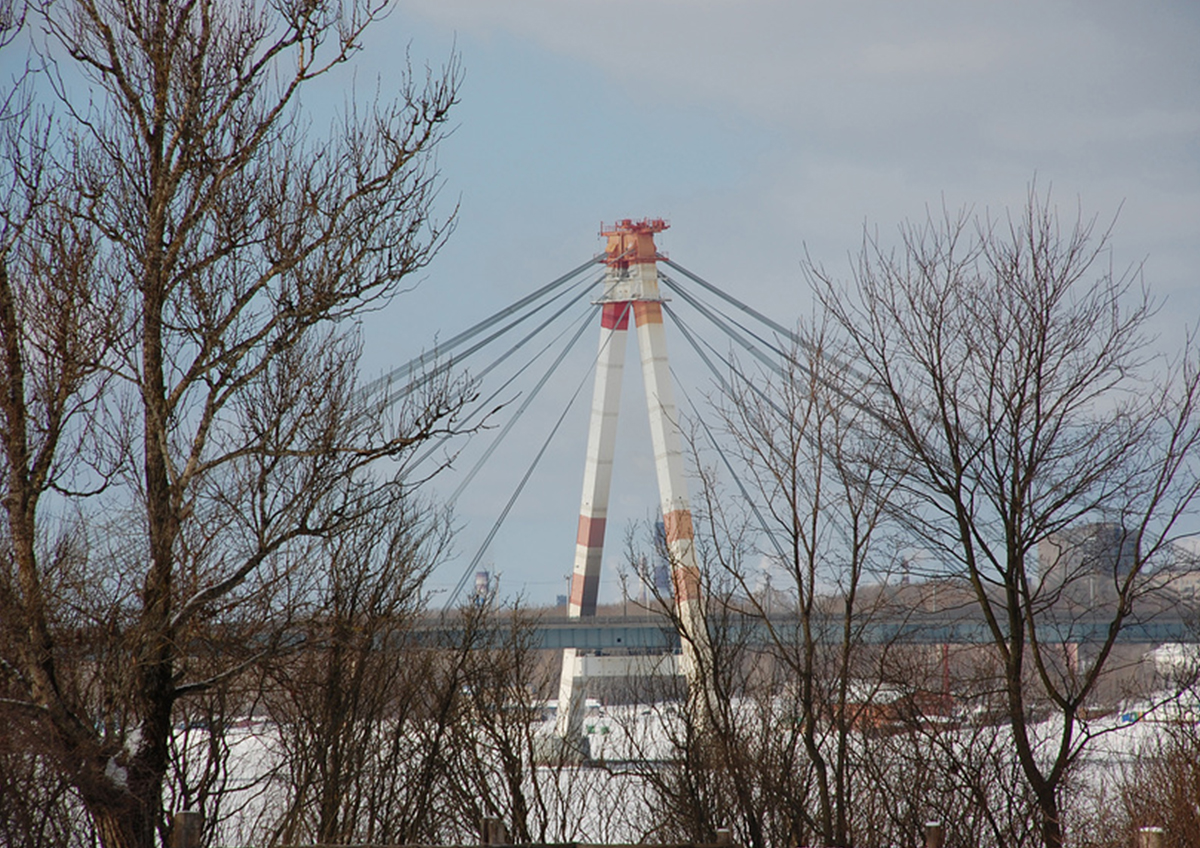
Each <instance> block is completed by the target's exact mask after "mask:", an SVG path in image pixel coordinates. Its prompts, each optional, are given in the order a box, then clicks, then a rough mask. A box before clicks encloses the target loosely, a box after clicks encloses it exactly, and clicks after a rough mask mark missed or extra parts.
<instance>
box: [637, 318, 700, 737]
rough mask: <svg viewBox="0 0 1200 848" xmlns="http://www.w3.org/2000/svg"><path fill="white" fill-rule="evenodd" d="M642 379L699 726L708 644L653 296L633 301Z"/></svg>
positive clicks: (686, 666)
mask: <svg viewBox="0 0 1200 848" xmlns="http://www.w3.org/2000/svg"><path fill="white" fill-rule="evenodd" d="M634 320H635V321H636V323H637V335H638V349H639V350H640V352H641V357H642V378H643V382H644V383H645V388H646V406H647V410H648V412H649V415H650V440H651V443H652V444H653V446H654V465H655V469H656V471H657V474H658V491H659V496H660V498H661V500H662V516H663V529H664V531H665V535H666V545H667V555H668V557H669V559H670V564H671V579H672V584H673V585H672V588H673V589H674V592H675V610H676V613H677V615H678V625H679V636H680V642H681V645H682V649H683V671H684V674H685V675H686V676H687V680H688V692H689V697H690V699H691V702H692V706H693V710H692V715H693V718H694V720H695V721H697V722H698V723H699V724H700V725H701V726H703V725H705V724H707V722H708V718H709V715H710V710H711V709H712V705H713V701H712V676H711V670H712V664H711V662H710V661H709V660H710V655H711V645H710V642H709V638H708V629H707V627H706V626H705V622H704V609H703V600H704V599H703V596H702V586H701V582H700V566H699V562H698V560H697V558H696V543H695V533H694V530H693V526H692V511H691V506H690V504H689V503H688V492H687V479H686V478H685V477H684V473H683V452H682V447H681V445H682V439H681V436H680V432H679V417H678V413H677V411H676V409H675V395H674V392H673V390H672V388H671V369H670V364H669V363H668V360H667V341H666V336H665V334H664V333H663V323H662V304H661V303H660V302H659V301H657V300H647V301H641V302H638V303H636V304H635V305H634Z"/></svg>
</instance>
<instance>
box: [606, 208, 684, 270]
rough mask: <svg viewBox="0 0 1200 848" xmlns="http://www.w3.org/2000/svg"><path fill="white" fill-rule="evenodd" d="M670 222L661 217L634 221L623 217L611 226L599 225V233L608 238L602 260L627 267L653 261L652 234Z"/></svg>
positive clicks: (656, 254) (609, 264) (616, 265)
mask: <svg viewBox="0 0 1200 848" xmlns="http://www.w3.org/2000/svg"><path fill="white" fill-rule="evenodd" d="M669 226H670V224H668V223H667V222H666V221H664V220H663V219H662V218H643V219H642V220H641V221H634V220H633V219H632V218H624V219H622V220H620V221H617V222H616V223H615V224H613V225H612V226H611V227H606V226H605V225H604V224H601V225H600V235H602V236H604V237H605V238H607V239H608V246H607V247H606V248H605V250H604V253H605V259H604V262H605V264H606V265H608V266H609V267H613V268H628V267H629V266H630V265H639V264H644V263H648V262H653V261H654V260H655V259H656V258H657V257H658V251H657V249H656V248H655V246H654V234H655V233H661V232H662V231H663V230H665V229H667V227H669Z"/></svg>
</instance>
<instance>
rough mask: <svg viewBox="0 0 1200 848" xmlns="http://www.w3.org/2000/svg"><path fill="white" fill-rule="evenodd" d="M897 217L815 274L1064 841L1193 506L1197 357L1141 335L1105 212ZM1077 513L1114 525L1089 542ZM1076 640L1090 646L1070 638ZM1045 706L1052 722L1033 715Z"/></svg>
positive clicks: (1035, 788) (1025, 769) (1044, 813)
mask: <svg viewBox="0 0 1200 848" xmlns="http://www.w3.org/2000/svg"><path fill="white" fill-rule="evenodd" d="M901 236H902V245H901V247H900V249H899V250H898V251H897V252H895V253H892V252H889V251H888V250H886V249H885V248H884V247H883V246H882V245H881V244H880V243H879V242H878V241H877V240H876V239H868V240H867V242H866V245H865V247H864V249H863V251H862V254H861V255H860V257H859V261H858V263H857V265H856V267H855V269H854V275H853V279H852V283H851V285H850V286H849V287H848V288H843V287H842V286H840V285H838V284H837V283H836V282H835V281H834V279H833V278H832V276H830V275H829V274H827V273H826V272H825V271H823V270H822V269H820V268H817V267H811V266H810V268H809V273H810V274H811V276H812V278H813V280H814V282H815V284H816V287H817V291H818V293H819V295H820V297H821V300H822V303H823V305H824V307H825V309H826V310H828V312H829V314H830V315H831V316H832V317H833V318H834V320H835V321H836V322H837V323H838V324H839V325H840V328H841V330H842V332H843V333H844V336H845V338H846V339H847V340H848V341H849V343H850V344H851V349H852V353H853V357H854V362H855V363H856V367H858V368H859V369H861V370H862V371H863V372H864V374H865V380H866V383H867V385H868V387H869V391H870V395H871V398H870V408H871V409H872V412H873V416H874V417H875V419H876V420H877V421H878V422H879V423H880V424H882V426H883V436H882V437H883V438H884V439H885V440H886V446H887V448H888V452H887V453H884V454H883V455H881V456H880V457H879V458H878V459H877V460H876V467H877V470H878V472H879V473H880V474H881V475H883V476H885V477H887V478H890V480H891V482H892V485H894V486H898V487H900V488H901V490H902V491H904V492H905V493H906V495H907V496H908V497H909V498H911V499H912V502H913V504H914V505H913V507H912V508H911V509H909V510H907V511H906V512H905V513H903V515H902V517H903V518H904V519H905V522H906V525H907V528H908V530H909V531H910V532H911V533H912V534H913V536H914V539H915V540H916V543H917V544H920V545H922V546H923V547H925V548H926V549H927V550H929V551H931V552H932V553H933V555H934V556H935V558H936V559H937V560H939V561H940V562H941V563H942V564H943V565H944V567H945V569H946V570H947V573H948V574H950V575H952V576H953V577H955V578H957V579H959V580H961V581H963V583H964V585H965V586H967V587H968V588H969V590H970V593H971V596H972V597H973V600H974V603H975V605H976V607H977V609H978V613H979V616H980V617H981V618H982V621H983V623H984V626H985V627H986V632H987V634H988V638H989V644H990V646H991V649H992V650H993V651H994V652H995V654H996V657H997V660H998V665H999V666H1000V667H1001V669H1002V678H1003V679H1002V683H1003V689H1004V709H1005V717H1006V719H1007V720H1008V721H1010V722H1011V726H1012V744H1013V746H1014V749H1015V751H1014V753H1015V755H1016V757H1017V758H1018V760H1019V762H1020V764H1021V769H1022V773H1023V775H1024V778H1025V779H1026V780H1027V781H1028V785H1029V787H1030V789H1031V791H1032V794H1033V795H1034V797H1035V798H1036V802H1037V809H1038V812H1039V827H1040V830H1041V839H1042V841H1043V843H1044V844H1045V845H1046V846H1048V848H1058V846H1060V845H1062V844H1063V839H1064V832H1063V819H1062V810H1061V791H1062V788H1063V786H1064V782H1065V780H1066V778H1067V776H1068V773H1069V770H1070V769H1071V766H1072V764H1073V763H1074V762H1075V761H1076V760H1077V758H1078V757H1079V755H1080V753H1081V752H1082V751H1083V750H1084V748H1085V746H1086V743H1087V740H1088V738H1089V735H1090V731H1089V727H1088V724H1087V722H1086V721H1083V720H1082V717H1081V709H1082V708H1083V707H1084V705H1085V704H1086V703H1087V702H1088V699H1089V697H1090V696H1091V695H1092V693H1093V692H1094V691H1095V689H1096V687H1097V685H1098V683H1099V681H1100V680H1101V678H1102V675H1103V674H1104V673H1105V671H1106V668H1107V665H1108V660H1109V658H1110V655H1111V653H1112V651H1113V648H1114V645H1115V644H1116V642H1117V640H1118V638H1119V637H1120V635H1121V633H1122V630H1123V629H1124V628H1126V626H1127V625H1129V624H1130V622H1133V621H1136V620H1137V618H1138V616H1139V613H1141V612H1143V611H1146V610H1149V609H1152V607H1147V605H1146V598H1147V596H1148V594H1150V593H1151V592H1153V591H1154V590H1155V588H1156V586H1157V585H1158V582H1159V581H1156V580H1155V579H1154V574H1155V572H1156V570H1157V564H1158V563H1160V562H1161V560H1162V558H1163V555H1164V552H1165V551H1167V549H1168V547H1169V546H1170V544H1171V540H1172V538H1173V536H1175V535H1178V534H1180V533H1181V532H1183V531H1184V530H1185V529H1190V528H1186V527H1185V521H1186V520H1187V519H1189V518H1190V517H1192V516H1194V514H1195V507H1196V503H1197V500H1196V498H1197V493H1198V491H1200V469H1198V454H1197V449H1198V439H1200V409H1198V408H1197V402H1198V401H1200V363H1198V361H1197V357H1196V353H1195V350H1194V348H1193V347H1191V346H1190V345H1189V347H1188V348H1187V349H1185V350H1184V351H1182V352H1181V353H1180V354H1179V355H1178V356H1176V357H1174V358H1170V359H1166V358H1163V357H1160V356H1156V355H1154V354H1153V352H1152V350H1151V348H1150V341H1149V339H1148V338H1147V332H1148V321H1149V319H1150V317H1151V315H1152V314H1153V306H1152V303H1151V301H1150V299H1149V297H1148V295H1147V294H1146V293H1145V292H1144V291H1143V290H1141V288H1140V273H1139V271H1138V270H1137V269H1134V270H1132V271H1130V272H1126V273H1114V271H1113V270H1112V269H1111V267H1110V266H1108V265H1106V261H1107V256H1108V250H1109V231H1107V230H1105V231H1097V230H1096V229H1095V226H1094V222H1090V221H1085V220H1082V219H1081V220H1076V221H1075V222H1073V223H1067V224H1066V225H1065V226H1064V225H1063V224H1061V223H1060V221H1059V219H1058V217H1057V215H1056V214H1055V212H1054V210H1053V208H1052V207H1051V206H1050V203H1049V201H1048V200H1042V199H1039V197H1038V196H1037V194H1036V193H1035V192H1033V191H1031V193H1030V197H1029V202H1028V204H1027V205H1026V207H1025V208H1024V209H1022V210H1021V211H1020V212H1019V213H1018V214H1017V215H1016V216H1014V217H1010V218H1005V219H1003V220H1001V221H998V222H994V221H990V220H973V219H971V218H970V217H969V216H968V215H966V214H963V215H959V216H957V217H955V216H949V215H947V216H946V217H945V218H944V219H943V220H940V221H933V220H930V221H928V222H927V223H925V224H924V225H920V226H907V227H904V228H902V230H901ZM1091 528H1107V529H1105V530H1104V532H1106V533H1109V538H1108V540H1107V541H1106V542H1105V544H1104V546H1103V547H1102V548H1100V549H1098V548H1095V547H1094V545H1093V542H1092V541H1091V540H1093V539H1094V537H1095V532H1093V530H1092V529H1091ZM1047 543H1049V544H1051V545H1052V546H1053V551H1054V553H1055V555H1054V556H1053V557H1051V558H1050V560H1049V561H1048V562H1047V561H1046V560H1045V559H1043V563H1042V567H1041V568H1040V569H1039V564H1038V561H1037V555H1038V549H1039V545H1045V544H1047ZM1079 569H1087V571H1088V572H1090V573H1091V574H1093V575H1096V576H1097V577H1098V578H1099V579H1101V580H1102V581H1103V582H1104V584H1105V585H1106V586H1107V587H1108V590H1109V594H1108V598H1109V601H1108V603H1106V604H1104V605H1103V606H1099V605H1098V609H1097V608H1093V609H1092V610H1091V611H1090V612H1089V613H1088V614H1087V615H1085V614H1084V610H1083V609H1082V608H1081V607H1080V606H1078V605H1077V604H1072V603H1069V600H1070V599H1069V597H1067V595H1068V593H1067V592H1066V591H1065V589H1064V587H1068V586H1071V585H1073V583H1077V580H1076V578H1075V575H1076V574H1077V573H1079ZM1085 641H1091V642H1092V644H1093V647H1092V650H1091V656H1090V657H1089V661H1088V662H1086V663H1083V662H1079V661H1077V659H1076V658H1073V656H1072V651H1071V650H1070V645H1072V644H1078V643H1079V642H1085ZM1038 704H1042V705H1045V706H1046V707H1048V708H1049V709H1050V710H1052V711H1053V712H1054V713H1055V714H1057V716H1058V719H1059V720H1058V722H1057V723H1053V724H1039V723H1038V722H1037V721H1036V718H1037V716H1036V715H1035V713H1034V712H1033V709H1032V708H1033V707H1034V706H1035V705H1038Z"/></svg>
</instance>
